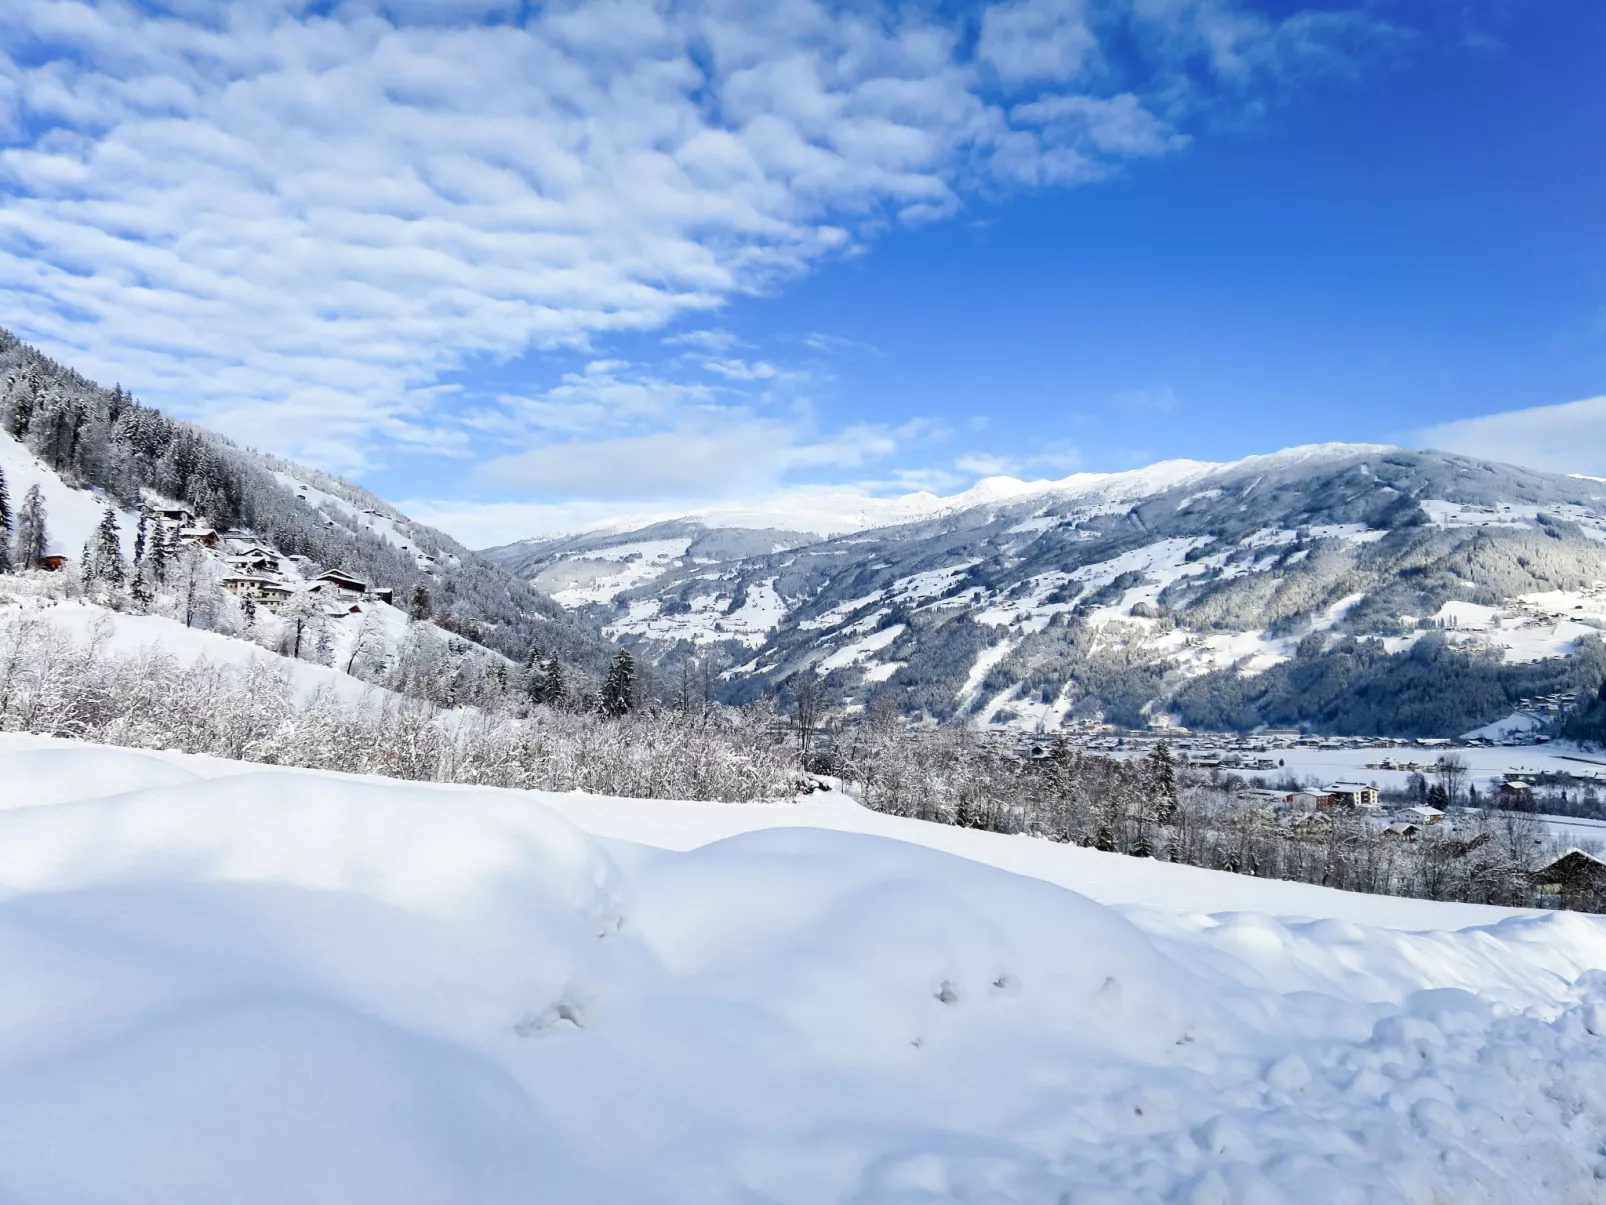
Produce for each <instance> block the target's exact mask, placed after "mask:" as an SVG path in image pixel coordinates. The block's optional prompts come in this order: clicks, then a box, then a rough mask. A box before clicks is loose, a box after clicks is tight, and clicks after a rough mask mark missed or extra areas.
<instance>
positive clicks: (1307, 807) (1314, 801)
mask: <svg viewBox="0 0 1606 1205" xmlns="http://www.w3.org/2000/svg"><path fill="white" fill-rule="evenodd" d="M1288 803H1289V805H1290V806H1291V807H1294V808H1297V809H1298V810H1300V811H1302V812H1312V811H1315V810H1316V809H1317V808H1330V807H1337V806H1338V798H1337V797H1336V796H1334V795H1329V794H1328V793H1327V792H1326V791H1294V792H1293V793H1291V794H1290V795H1289V796H1288Z"/></svg>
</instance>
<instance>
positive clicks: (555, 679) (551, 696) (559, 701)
mask: <svg viewBox="0 0 1606 1205" xmlns="http://www.w3.org/2000/svg"><path fill="white" fill-rule="evenodd" d="M568 698H569V684H568V683H567V682H566V681H564V677H563V662H561V661H559V660H558V659H557V658H556V657H550V658H548V659H547V663H546V667H545V671H544V673H543V681H542V685H541V702H543V703H545V704H546V705H547V706H548V707H562V706H563V705H564V704H565V703H566V702H567V701H568Z"/></svg>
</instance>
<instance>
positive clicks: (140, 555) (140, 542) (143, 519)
mask: <svg viewBox="0 0 1606 1205" xmlns="http://www.w3.org/2000/svg"><path fill="white" fill-rule="evenodd" d="M149 538H150V517H149V516H148V515H146V514H145V512H144V511H140V513H139V528H138V529H137V530H136V531H135V532H134V567H135V568H136V569H138V568H139V566H141V565H143V564H144V563H145V545H146V542H147V540H148V539H149Z"/></svg>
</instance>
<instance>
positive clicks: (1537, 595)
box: [541, 444, 1606, 735]
mask: <svg viewBox="0 0 1606 1205" xmlns="http://www.w3.org/2000/svg"><path fill="white" fill-rule="evenodd" d="M1603 499H1606V490H1603V488H1602V486H1601V485H1600V484H1599V483H1596V482H1590V481H1585V480H1581V479H1577V478H1569V477H1560V476H1555V475H1551V474H1544V473H1536V472H1531V471H1529V470H1525V469H1521V468H1516V467H1513V466H1507V465H1496V464H1491V463H1487V462H1483V461H1477V460H1473V459H1469V458H1467V457H1461V456H1453V455H1448V454H1445V453H1439V452H1412V451H1405V450H1402V449H1395V448H1387V447H1380V446H1375V445H1343V444H1336V445H1334V444H1329V445H1317V446H1313V447H1306V448H1296V449H1290V450H1288V451H1285V452H1279V453H1274V454H1272V455H1268V456H1255V457H1250V458H1248V459H1245V460H1243V461H1239V462H1235V463H1231V464H1222V465H1212V464H1202V463H1199V462H1191V461H1187V462H1170V463H1167V464H1163V465H1156V466H1153V467H1152V468H1150V469H1146V470H1139V471H1136V472H1133V473H1122V474H1110V475H1094V474H1083V475H1079V476H1078V477H1074V478H1070V479H1067V480H1066V481H1064V482H1059V483H1045V484H1041V485H1036V486H1032V487H1029V488H1027V489H1025V490H1023V491H1021V492H1018V493H1016V494H1015V495H1014V496H1005V497H1001V498H998V499H996V500H990V501H987V502H984V503H982V504H979V505H969V506H960V507H958V508H955V509H949V510H945V511H942V512H941V513H937V514H934V515H932V516H930V517H927V518H923V519H921V520H919V521H916V522H911V523H905V524H901V525H898V526H895V527H888V528H880V529H872V530H866V531H860V532H856V533H852V534H849V535H844V536H839V537H836V538H833V539H829V540H821V541H818V542H815V543H811V544H804V545H801V546H797V547H792V548H785V549H775V550H771V551H762V552H754V553H752V554H750V555H746V556H740V557H734V558H731V559H729V560H727V561H723V562H718V563H707V562H706V561H701V560H694V559H691V558H687V557H684V556H677V555H664V556H660V557H659V559H658V561H657V562H656V563H654V564H652V565H651V566H650V569H651V572H650V573H648V572H643V573H642V576H641V577H640V579H638V580H635V581H632V580H631V579H630V578H628V577H624V576H620V577H618V578H616V579H614V580H613V581H611V582H609V581H604V582H602V583H600V585H599V587H597V588H594V589H593V590H592V591H590V592H588V593H583V594H577V595H571V596H566V597H565V598H564V601H566V602H568V603H569V604H570V605H573V606H575V607H576V608H577V609H582V610H584V611H585V612H586V613H588V614H592V615H595V616H596V617H597V618H598V619H599V620H600V621H602V622H604V623H605V624H606V625H607V629H606V630H607V631H609V632H610V633H611V634H614V635H617V636H619V637H620V638H622V639H626V640H630V641H634V642H636V643H637V644H638V645H639V646H640V647H642V648H643V649H645V650H647V651H650V652H651V653H653V654H654V655H657V656H659V657H665V656H667V657H671V658H672V657H674V656H677V655H681V654H683V653H684V652H685V651H687V650H688V649H693V648H695V649H701V650H704V651H705V652H708V651H713V652H715V653H716V654H717V655H718V656H720V657H723V658H724V660H725V661H726V664H727V670H726V678H725V680H726V683H727V690H728V691H729V692H730V693H731V694H732V696H734V697H738V698H740V697H747V696H749V695H751V694H754V693H757V692H759V691H763V690H768V689H773V688H774V687H776V686H778V685H781V684H783V683H787V682H789V681H792V680H794V677H795V675H797V674H800V673H803V672H808V673H811V674H813V675H815V676H816V677H817V678H819V679H820V680H821V681H822V682H823V683H824V684H825V686H826V687H827V688H828V690H829V691H830V692H831V693H832V694H833V695H834V696H835V697H837V698H839V699H840V700H842V701H844V702H846V703H849V704H859V703H866V702H868V701H869V700H870V699H872V698H874V697H876V696H878V695H889V696H891V697H893V698H895V699H896V700H897V701H898V702H899V703H900V705H901V706H902V708H903V710H904V711H905V712H906V713H924V714H928V715H931V716H934V717H937V718H948V717H951V716H954V715H969V716H971V717H972V718H975V719H977V720H980V721H984V722H986V721H991V720H994V719H1002V720H1004V721H1005V722H1013V723H1017V724H1026V725H1030V726H1040V725H1041V726H1046V727H1049V728H1053V727H1056V726H1060V725H1062V724H1064V723H1067V722H1070V721H1072V720H1074V719H1076V718H1093V717H1096V716H1099V715H1103V716H1104V717H1106V718H1109V719H1113V720H1115V721H1117V722H1119V723H1122V724H1143V723H1146V722H1148V720H1149V719H1151V718H1154V717H1156V716H1161V715H1172V716H1174V717H1175V718H1177V719H1180V720H1182V721H1184V722H1187V723H1191V724H1197V725H1200V726H1210V727H1236V728H1251V727H1255V726H1257V725H1259V724H1264V723H1275V724H1281V723H1303V724H1307V725H1309V726H1312V727H1315V728H1319V729H1324V730H1341V729H1342V730H1348V731H1361V732H1367V731H1384V730H1389V729H1391V728H1392V729H1395V730H1397V731H1399V732H1401V733H1406V734H1410V733H1414V734H1418V735H1447V734H1449V735H1453V734H1454V733H1455V732H1460V731H1464V730H1466V729H1468V728H1472V727H1475V726H1477V724H1480V723H1485V722H1488V721H1489V720H1493V719H1496V718H1498V717H1499V716H1500V715H1501V714H1504V713H1505V712H1507V711H1509V709H1510V706H1511V704H1512V703H1513V702H1514V701H1515V700H1516V699H1517V698H1519V697H1521V696H1522V695H1524V694H1527V693H1538V692H1541V691H1543V690H1545V689H1554V688H1557V687H1558V686H1561V685H1571V684H1575V683H1582V684H1584V685H1589V686H1592V685H1593V684H1594V682H1595V681H1597V680H1598V678H1599V676H1600V674H1601V672H1602V670H1603V668H1606V658H1603V657H1602V655H1601V652H1600V646H1599V641H1598V638H1597V637H1596V632H1597V629H1598V627H1599V625H1601V624H1602V622H1603V621H1606V605H1603V601H1602V596H1601V595H1600V594H1599V593H1598V587H1597V583H1606V500H1603ZM639 534H640V533H614V534H611V535H609V536H608V537H607V541H609V542H611V546H614V547H617V546H619V545H621V544H624V543H628V541H629V540H630V539H635V538H636V537H637V535H639ZM669 551H670V552H671V553H673V551H674V550H673V549H671V550H669ZM561 557H562V550H557V551H556V552H554V553H553V554H551V557H550V559H549V560H548V561H547V562H546V563H545V565H544V566H543V568H542V570H541V571H542V572H544V573H547V574H551V573H553V572H554V571H555V570H554V566H558V565H560V564H561ZM1296 670H1297V671H1301V673H1302V674H1303V676H1302V677H1300V676H1298V675H1295V674H1294V671H1296ZM1268 675H1270V676H1269V677H1268ZM1291 675H1292V676H1291ZM1402 684H1404V686H1408V687H1409V689H1408V690H1406V691H1405V693H1403V694H1402V693H1400V689H1397V688H1401V687H1402ZM1441 687H1442V689H1440V688H1441ZM1441 696H1442V697H1441ZM1450 696H1453V697H1450Z"/></svg>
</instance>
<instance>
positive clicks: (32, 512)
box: [11, 485, 50, 569]
mask: <svg viewBox="0 0 1606 1205" xmlns="http://www.w3.org/2000/svg"><path fill="white" fill-rule="evenodd" d="M49 546H50V532H49V529H48V527H47V526H46V515H45V496H44V495H43V494H42V493H40V492H39V487H38V486H37V485H30V486H29V487H28V492H27V493H26V494H24V495H23V496H22V507H21V509H19V510H18V511H17V531H16V538H15V540H13V541H12V546H11V547H12V558H11V559H12V563H13V564H14V565H15V566H16V567H17V568H18V569H32V568H33V567H34V566H36V565H37V564H38V563H39V558H40V557H42V556H44V555H45V550H46V549H47V548H49Z"/></svg>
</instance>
